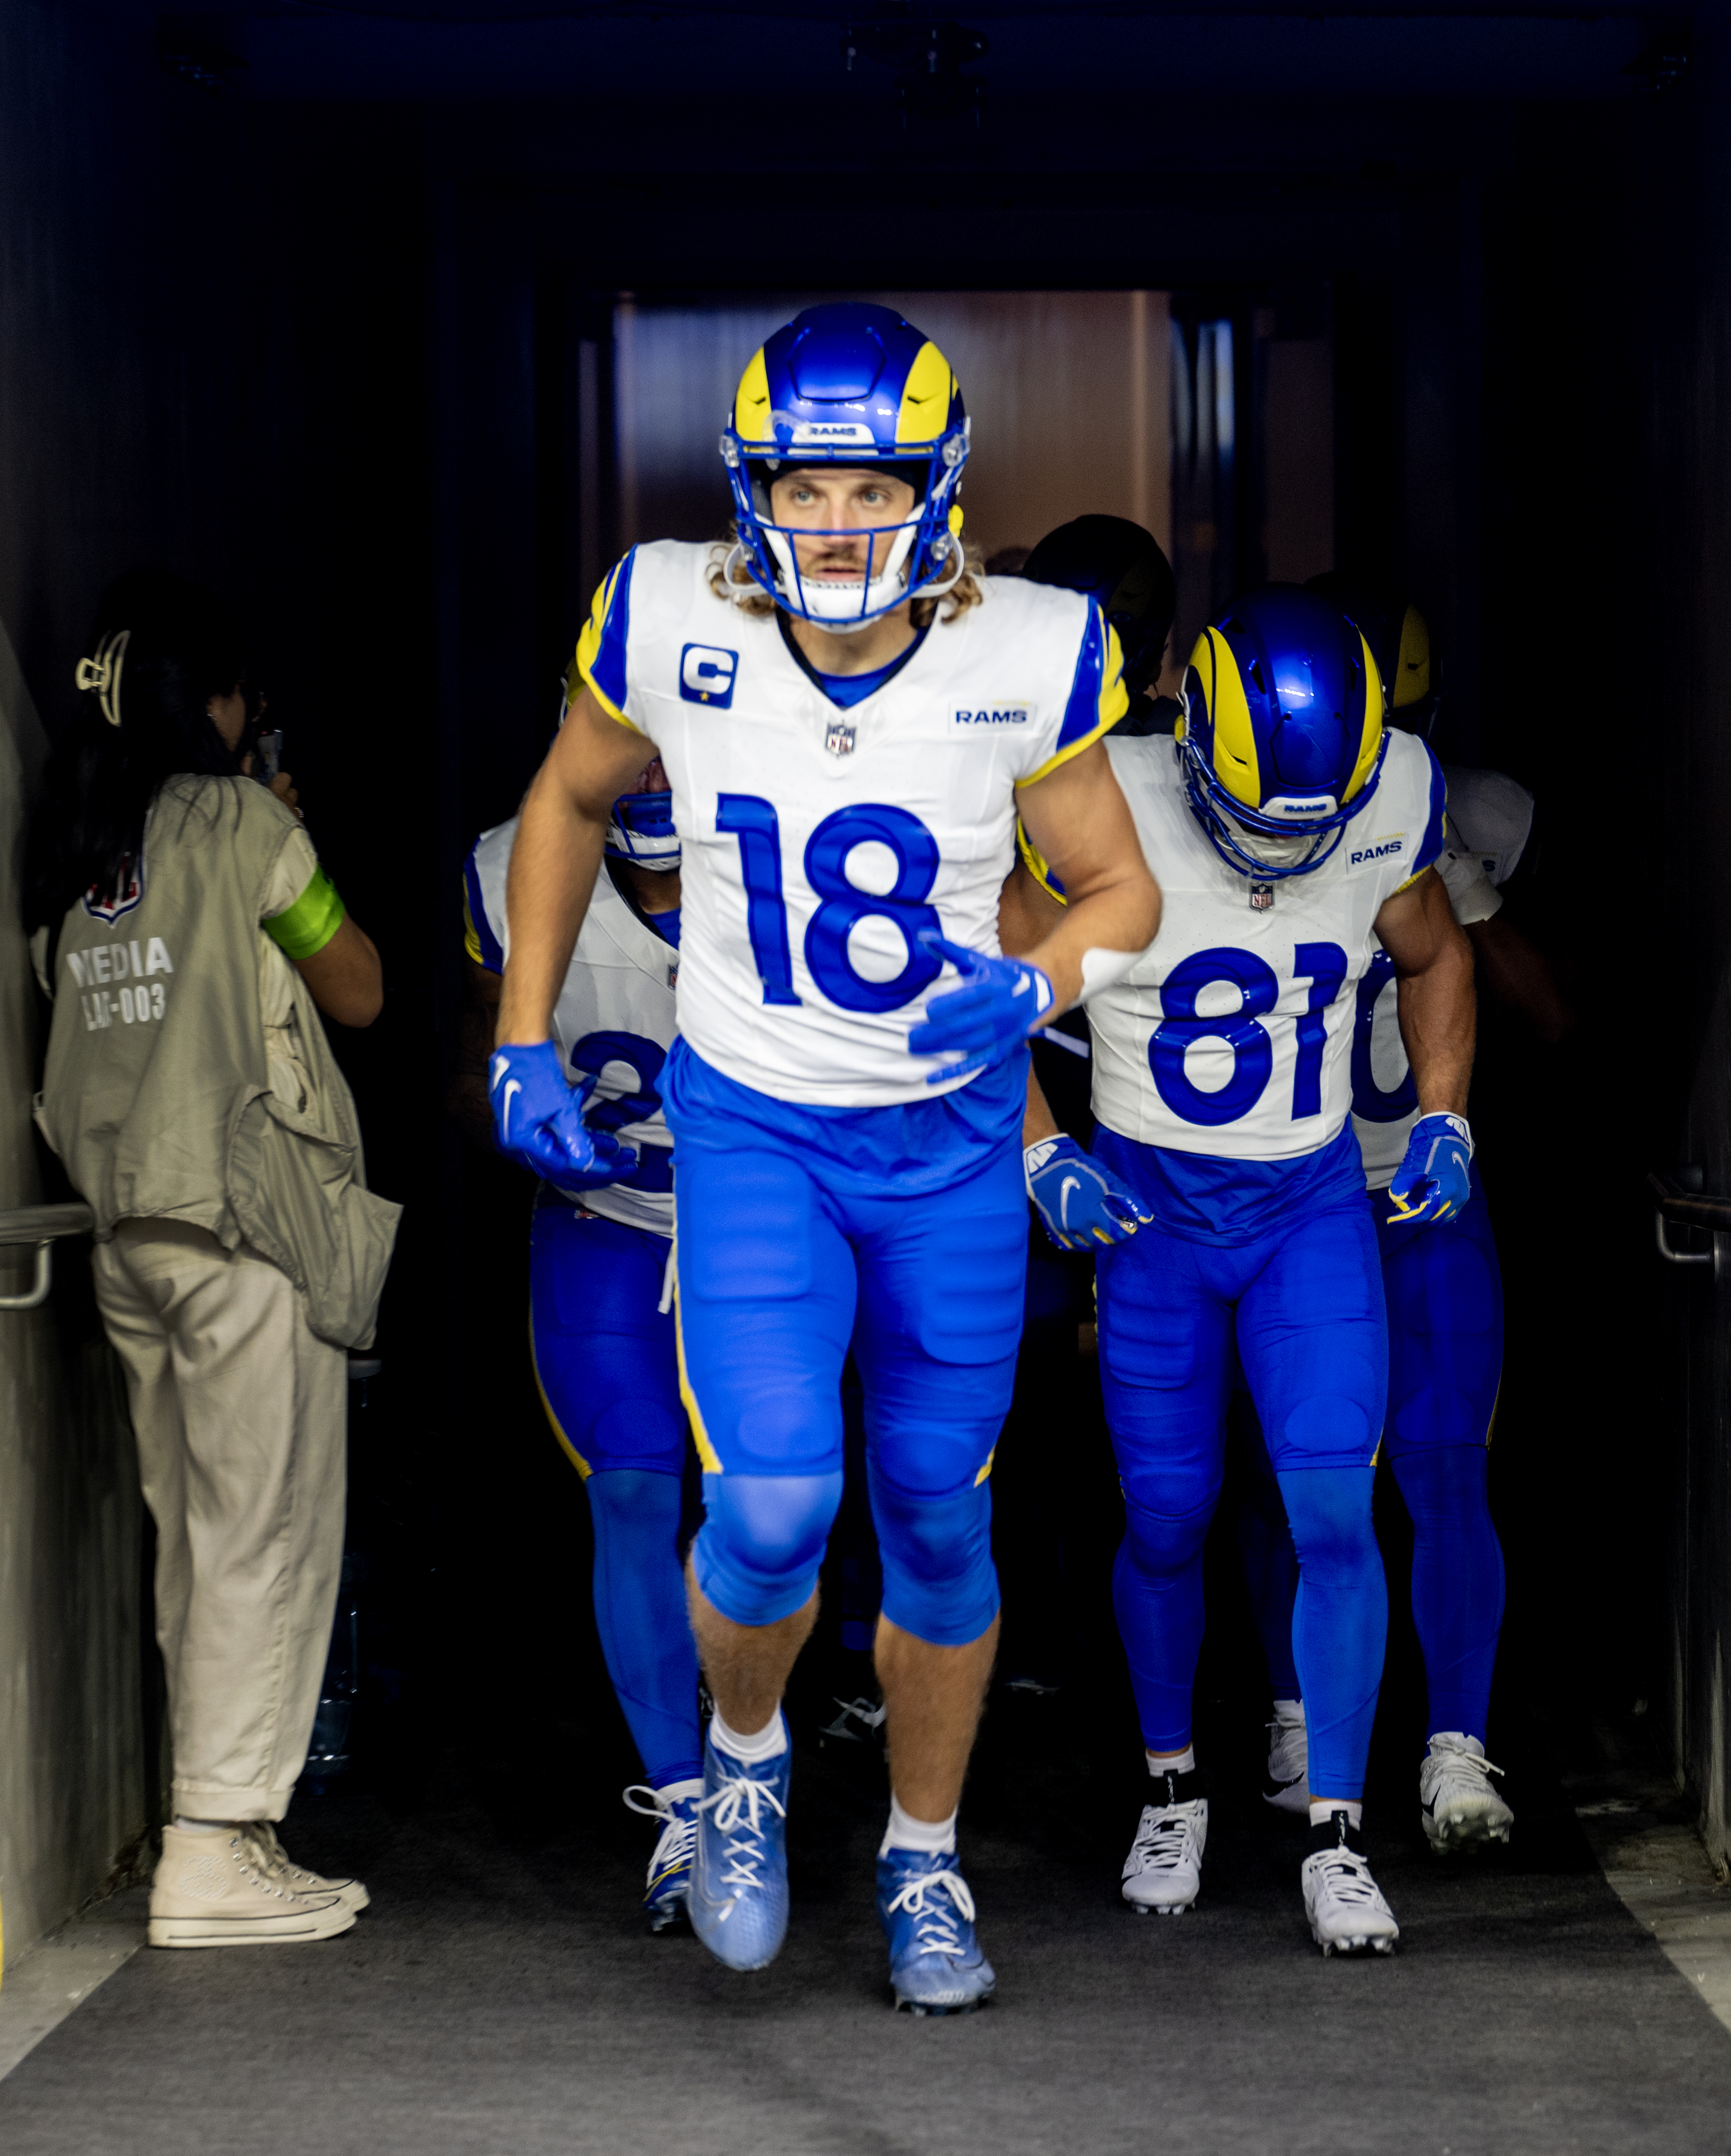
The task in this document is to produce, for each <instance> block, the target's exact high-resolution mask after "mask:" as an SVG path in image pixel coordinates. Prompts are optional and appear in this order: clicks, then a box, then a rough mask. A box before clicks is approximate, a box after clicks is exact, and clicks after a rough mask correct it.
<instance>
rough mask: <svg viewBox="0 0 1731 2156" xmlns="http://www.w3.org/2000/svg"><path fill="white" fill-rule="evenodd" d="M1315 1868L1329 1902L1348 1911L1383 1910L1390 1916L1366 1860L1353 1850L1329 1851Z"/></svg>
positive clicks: (1339, 1849) (1391, 1913) (1338, 1849)
mask: <svg viewBox="0 0 1731 2156" xmlns="http://www.w3.org/2000/svg"><path fill="white" fill-rule="evenodd" d="M1317 1869H1318V1871H1320V1872H1321V1873H1322V1875H1323V1888H1324V1891H1325V1892H1327V1893H1328V1895H1329V1897H1331V1899H1333V1901H1336V1902H1339V1903H1341V1904H1342V1905H1343V1907H1346V1908H1349V1909H1372V1908H1376V1909H1383V1910H1387V1911H1388V1912H1389V1915H1391V1916H1392V1915H1393V1913H1394V1912H1393V1911H1392V1910H1389V1905H1388V1903H1387V1902H1385V1901H1384V1899H1383V1892H1382V1889H1381V1887H1379V1886H1378V1885H1377V1883H1376V1881H1375V1880H1374V1879H1373V1878H1372V1877H1371V1876H1370V1864H1369V1859H1368V1858H1365V1857H1363V1856H1359V1854H1358V1852H1357V1851H1355V1850H1351V1849H1347V1848H1344V1847H1342V1848H1336V1849H1331V1850H1330V1851H1328V1855H1327V1856H1325V1857H1324V1858H1323V1861H1322V1863H1321V1864H1319V1865H1318V1866H1317Z"/></svg>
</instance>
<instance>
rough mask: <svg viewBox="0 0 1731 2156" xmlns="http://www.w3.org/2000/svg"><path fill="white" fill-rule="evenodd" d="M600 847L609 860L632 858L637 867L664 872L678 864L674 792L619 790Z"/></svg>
mask: <svg viewBox="0 0 1731 2156" xmlns="http://www.w3.org/2000/svg"><path fill="white" fill-rule="evenodd" d="M602 850H603V851H604V853H605V854H606V855H607V857H608V859H609V860H612V861H631V862H633V863H634V864H635V865H636V866H637V867H639V868H640V869H655V870H660V871H662V872H664V873H665V870H668V869H676V868H677V867H678V866H679V833H678V831H677V830H676V829H675V828H674V822H673V796H672V794H671V793H669V792H668V791H667V790H666V788H665V787H664V788H662V790H661V791H660V793H622V794H620V795H619V798H618V799H617V800H616V801H615V802H614V804H613V814H612V815H611V816H610V817H609V819H608V824H607V837H606V840H605V842H604V845H603V849H602Z"/></svg>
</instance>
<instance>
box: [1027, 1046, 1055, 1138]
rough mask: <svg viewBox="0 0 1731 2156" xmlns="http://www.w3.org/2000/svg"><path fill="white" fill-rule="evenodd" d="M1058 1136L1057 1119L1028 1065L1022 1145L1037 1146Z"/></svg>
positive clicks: (1031, 1067) (1030, 1066) (1032, 1070)
mask: <svg viewBox="0 0 1731 2156" xmlns="http://www.w3.org/2000/svg"><path fill="white" fill-rule="evenodd" d="M1060 1136H1061V1132H1060V1131H1059V1129H1058V1119H1057V1117H1056V1116H1055V1115H1053V1113H1052V1111H1051V1108H1050V1105H1049V1103H1048V1102H1047V1100H1046V1097H1045V1094H1044V1093H1043V1092H1042V1091H1040V1081H1039V1080H1038V1079H1037V1078H1036V1077H1035V1075H1034V1066H1033V1065H1032V1064H1031V1063H1030V1065H1029V1066H1028V1106H1027V1108H1026V1110H1025V1111H1024V1114H1023V1116H1022V1143H1023V1145H1024V1146H1025V1147H1026V1146H1030V1145H1038V1144H1039V1142H1040V1140H1041V1139H1042V1138H1055V1137H1060Z"/></svg>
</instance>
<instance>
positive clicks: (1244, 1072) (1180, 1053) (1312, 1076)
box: [1088, 733, 1443, 1161]
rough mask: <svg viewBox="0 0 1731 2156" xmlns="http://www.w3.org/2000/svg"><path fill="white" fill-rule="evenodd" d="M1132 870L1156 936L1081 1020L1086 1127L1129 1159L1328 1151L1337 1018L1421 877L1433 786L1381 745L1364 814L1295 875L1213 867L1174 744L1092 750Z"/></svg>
mask: <svg viewBox="0 0 1731 2156" xmlns="http://www.w3.org/2000/svg"><path fill="white" fill-rule="evenodd" d="M1107 750H1108V752H1109V753H1110V755H1111V757H1112V769H1113V770H1114V771H1115V772H1116V773H1117V778H1118V783H1119V785H1120V786H1121V787H1122V788H1123V791H1124V798H1126V800H1127V801H1128V803H1129V804H1130V808H1131V812H1132V814H1133V815H1134V817H1135V819H1136V828H1137V830H1138V833H1139V834H1140V836H1141V839H1142V847H1143V852H1144V854H1146V855H1147V856H1148V865H1149V867H1150V868H1152V869H1153V872H1154V874H1155V875H1156V876H1157V877H1158V880H1159V884H1160V891H1161V899H1162V908H1161V914H1160V931H1159V933H1158V935H1157V936H1156V937H1155V938H1154V940H1153V942H1152V943H1151V944H1149V946H1148V949H1147V950H1146V951H1145V952H1143V955H1142V956H1141V957H1140V958H1138V960H1137V962H1136V964H1135V965H1134V966H1133V968H1131V970H1130V972H1129V973H1127V975H1126V976H1125V977H1124V978H1123V979H1122V981H1121V982H1119V983H1117V985H1116V986H1115V987H1112V988H1107V989H1106V990H1104V991H1103V992H1102V993H1101V994H1099V995H1097V996H1095V997H1093V998H1092V999H1091V1000H1090V1002H1089V1004H1088V1019H1089V1024H1091V1026H1092V1029H1093V1035H1094V1113H1095V1115H1096V1116H1097V1118H1098V1119H1099V1121H1100V1122H1102V1123H1104V1124H1105V1125H1106V1127H1107V1129H1108V1130H1113V1131H1116V1132H1118V1134H1119V1135H1120V1136H1121V1137H1127V1138H1133V1139H1134V1140H1136V1141H1137V1142H1138V1143H1139V1144H1142V1145H1155V1146H1164V1147H1169V1148H1170V1149H1171V1150H1173V1151H1174V1152H1189V1153H1207V1154H1212V1155H1214V1156H1215V1157H1217V1158H1225V1159H1229V1160H1258V1161H1278V1160H1290V1159H1296V1158H1298V1157H1299V1156H1300V1155H1302V1154H1305V1153H1310V1152H1316V1151H1318V1148H1319V1147H1323V1146H1325V1145H1328V1144H1329V1143H1331V1142H1333V1140H1334V1139H1335V1138H1337V1137H1338V1136H1339V1134H1340V1132H1341V1130H1342V1128H1343V1126H1344V1124H1345V1122H1346V1119H1347V1116H1348V1112H1349V1111H1350V1109H1351V1106H1352V1050H1353V1011H1354V1009H1355V998H1356V993H1357V989H1358V984H1359V981H1360V980H1361V979H1362V978H1364V973H1365V972H1366V970H1367V968H1369V964H1370V961H1371V957H1372V954H1373V952H1374V950H1375V948H1376V945H1375V941H1374V937H1373V936H1372V934H1371V924H1372V922H1373V921H1374V920H1375V919H1376V916H1377V915H1378V913H1379V911H1381V909H1382V906H1383V903H1384V900H1386V899H1388V898H1389V897H1391V896H1393V895H1394V893H1395V891H1399V890H1400V889H1401V888H1402V887H1403V886H1404V885H1406V884H1409V883H1410V882H1411V881H1412V880H1413V879H1414V878H1415V876H1417V875H1419V874H1420V871H1421V870H1424V869H1425V868H1428V867H1429V866H1430V865H1431V862H1432V861H1433V860H1436V855H1437V854H1438V852H1439V851H1440V850H1441V844H1442V806H1443V784H1442V774H1441V772H1440V771H1439V770H1438V768H1437V767H1436V762H1435V761H1434V760H1433V759H1432V757H1431V752H1430V751H1429V750H1428V749H1427V748H1426V747H1425V744H1424V743H1423V742H1421V741H1420V740H1418V739H1417V738H1416V737H1415V736H1414V735H1411V734H1400V733H1397V734H1395V735H1394V736H1393V737H1391V739H1390V741H1389V751H1388V755H1387V757H1386V759H1385V760H1384V764H1383V772H1382V780H1381V783H1380V784H1379V786H1378V788H1377V790H1376V793H1375V795H1374V798H1372V800H1371V802H1370V803H1369V807H1368V808H1365V809H1364V811H1363V813H1362V814H1359V816H1357V817H1355V818H1354V819H1353V821H1352V822H1351V823H1350V824H1348V825H1347V826H1346V829H1345V831H1344V832H1343V834H1342V837H1341V840H1340V843H1339V844H1338V846H1337V847H1336V848H1335V850H1334V851H1333V854H1332V855H1330V857H1329V858H1328V860H1326V861H1325V862H1324V863H1323V865H1322V866H1321V867H1320V868H1318V869H1316V870H1312V873H1311V874H1310V875H1301V876H1287V877H1284V878H1282V879H1281V880H1278V881H1275V880H1270V881H1269V882H1266V883H1261V884H1259V883H1257V882H1256V880H1255V879H1254V878H1253V877H1251V876H1250V875H1240V874H1239V873H1238V872H1237V871H1236V870H1234V869H1230V868H1229V867H1228V866H1227V865H1226V864H1225V861H1223V860H1221V859H1220V855H1218V854H1217V853H1216V852H1215V850H1214V847H1213V845H1212V844H1210V840H1209V839H1208V836H1207V834H1206V833H1205V831H1204V830H1203V829H1202V828H1201V826H1200V824H1199V823H1198V822H1197V820H1196V818H1195V816H1194V814H1192V813H1191V809H1190V805H1189V799H1188V798H1187V796H1186V794H1185V791H1184V770H1183V767H1182V765H1181V764H1180V762H1179V758H1178V753H1177V750H1176V748H1175V746H1174V743H1173V742H1171V741H1170V740H1169V739H1168V738H1167V737H1164V736H1161V735H1149V736H1147V737H1144V738H1143V739H1141V740H1131V741H1118V740H1116V739H1114V740H1112V741H1109V742H1107Z"/></svg>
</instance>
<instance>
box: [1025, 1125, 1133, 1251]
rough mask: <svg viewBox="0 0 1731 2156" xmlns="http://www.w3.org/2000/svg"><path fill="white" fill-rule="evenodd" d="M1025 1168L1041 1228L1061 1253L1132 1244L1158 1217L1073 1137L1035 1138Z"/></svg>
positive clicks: (1029, 1191) (1027, 1155)
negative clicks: (1063, 1251) (1138, 1231)
mask: <svg viewBox="0 0 1731 2156" xmlns="http://www.w3.org/2000/svg"><path fill="white" fill-rule="evenodd" d="M1022 1166H1023V1168H1024V1169H1025V1172H1026V1174H1027V1178H1028V1195H1029V1197H1030V1198H1031V1199H1033V1201H1034V1205H1035V1211H1037V1212H1038V1214H1040V1225H1041V1226H1042V1227H1043V1228H1044V1229H1045V1232H1046V1234H1047V1235H1049V1236H1050V1238H1051V1240H1052V1241H1053V1242H1055V1243H1056V1245H1057V1246H1058V1248H1059V1249H1060V1250H1092V1249H1093V1248H1094V1246H1095V1245H1096V1244H1098V1243H1122V1242H1127V1241H1128V1240H1129V1239H1130V1237H1131V1236H1132V1235H1134V1234H1135V1233H1136V1231H1137V1229H1138V1228H1145V1227H1147V1225H1148V1223H1149V1222H1150V1221H1151V1220H1152V1219H1153V1217H1154V1216H1153V1214H1152V1213H1150V1212H1149V1210H1148V1208H1147V1206H1146V1205H1144V1204H1143V1202H1142V1200H1141V1199H1139V1198H1138V1197H1137V1196H1136V1195H1135V1193H1133V1191H1129V1190H1127V1189H1126V1188H1124V1186H1123V1184H1122V1183H1120V1182H1119V1181H1118V1179H1117V1176H1115V1175H1113V1174H1112V1173H1110V1172H1109V1171H1108V1170H1107V1169H1106V1168H1102V1166H1101V1165H1100V1163H1099V1162H1098V1161H1097V1160H1090V1159H1089V1158H1088V1156H1087V1155H1086V1153H1085V1152H1083V1151H1082V1149H1081V1147H1080V1146H1079V1145H1078V1144H1077V1143H1076V1140H1075V1139H1074V1138H1072V1137H1062V1136H1060V1137H1055V1138H1036V1139H1035V1142H1034V1143H1033V1144H1032V1145H1030V1146H1025V1147H1023V1149H1022Z"/></svg>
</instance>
